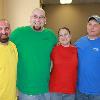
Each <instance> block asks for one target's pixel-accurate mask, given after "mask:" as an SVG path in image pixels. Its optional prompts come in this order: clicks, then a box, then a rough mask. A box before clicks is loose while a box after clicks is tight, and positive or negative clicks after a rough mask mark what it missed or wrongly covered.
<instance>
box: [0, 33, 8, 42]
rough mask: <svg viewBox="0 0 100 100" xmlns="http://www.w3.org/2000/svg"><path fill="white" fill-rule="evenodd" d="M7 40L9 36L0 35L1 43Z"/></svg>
mask: <svg viewBox="0 0 100 100" xmlns="http://www.w3.org/2000/svg"><path fill="white" fill-rule="evenodd" d="M8 41H9V37H8V36H7V35H5V37H3V38H2V36H0V42H1V43H7V42H8Z"/></svg>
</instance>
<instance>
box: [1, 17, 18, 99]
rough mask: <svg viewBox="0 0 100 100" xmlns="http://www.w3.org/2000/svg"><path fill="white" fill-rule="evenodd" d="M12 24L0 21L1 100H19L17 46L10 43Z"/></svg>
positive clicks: (3, 20)
mask: <svg viewBox="0 0 100 100" xmlns="http://www.w3.org/2000/svg"><path fill="white" fill-rule="evenodd" d="M9 34H10V24H9V23H8V21H7V20H5V19H2V20H0V100H17V96H16V69H17V61H18V54H17V49H16V46H15V45H14V44H13V43H12V42H11V41H9Z"/></svg>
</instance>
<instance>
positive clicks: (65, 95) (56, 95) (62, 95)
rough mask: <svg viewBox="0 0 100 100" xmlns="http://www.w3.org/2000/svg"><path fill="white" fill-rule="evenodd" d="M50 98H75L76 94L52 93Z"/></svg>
mask: <svg viewBox="0 0 100 100" xmlns="http://www.w3.org/2000/svg"><path fill="white" fill-rule="evenodd" d="M50 100H75V94H63V93H50Z"/></svg>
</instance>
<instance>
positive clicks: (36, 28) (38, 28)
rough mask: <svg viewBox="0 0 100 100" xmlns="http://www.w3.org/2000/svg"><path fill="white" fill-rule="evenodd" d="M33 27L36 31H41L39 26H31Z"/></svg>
mask: <svg viewBox="0 0 100 100" xmlns="http://www.w3.org/2000/svg"><path fill="white" fill-rule="evenodd" d="M33 29H34V30H36V31H41V30H42V28H41V26H40V27H36V26H33Z"/></svg>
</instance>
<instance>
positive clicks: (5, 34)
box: [0, 21, 10, 43]
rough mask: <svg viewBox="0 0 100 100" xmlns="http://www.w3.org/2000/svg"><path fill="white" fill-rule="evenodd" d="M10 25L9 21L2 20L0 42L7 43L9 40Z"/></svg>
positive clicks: (0, 22)
mask: <svg viewBox="0 0 100 100" xmlns="http://www.w3.org/2000/svg"><path fill="white" fill-rule="evenodd" d="M9 34H10V25H9V24H8V23H7V21H0V42H1V43H7V42H8V41H9Z"/></svg>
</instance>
